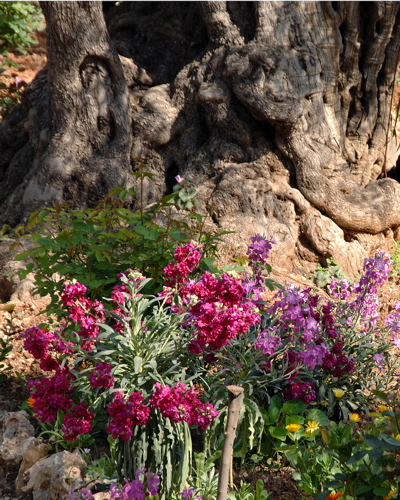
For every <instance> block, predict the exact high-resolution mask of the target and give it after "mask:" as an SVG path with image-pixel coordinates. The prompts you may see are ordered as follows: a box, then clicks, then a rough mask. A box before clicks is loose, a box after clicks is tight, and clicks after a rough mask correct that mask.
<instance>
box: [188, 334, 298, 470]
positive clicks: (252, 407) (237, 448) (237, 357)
mask: <svg viewBox="0 0 400 500" xmlns="http://www.w3.org/2000/svg"><path fill="white" fill-rule="evenodd" d="M256 339H257V333H256V332H255V331H254V330H253V331H249V332H247V333H245V334H243V335H241V336H240V338H236V339H232V340H231V341H230V342H229V344H228V346H227V348H226V349H223V350H221V351H220V352H217V353H215V356H216V362H215V365H216V367H218V368H217V370H208V371H206V373H205V374H204V380H205V383H204V386H205V394H206V397H207V398H208V399H212V401H213V402H215V403H214V405H215V407H216V409H217V410H219V411H220V414H219V415H218V417H217V418H216V419H215V420H214V422H213V423H212V424H211V426H210V427H209V429H208V430H207V432H206V437H205V445H204V446H205V452H206V453H208V454H210V455H211V454H212V453H213V451H215V450H220V449H221V448H222V444H223V435H224V429H225V422H226V417H227V412H228V406H227V397H226V387H227V386H228V385H235V386H239V387H243V388H244V390H245V397H244V400H243V404H242V407H241V410H240V417H239V422H238V427H237V431H236V441H235V445H234V451H233V455H234V457H235V458H239V459H240V462H241V463H242V464H243V463H244V461H245V459H246V457H247V456H248V453H249V452H250V451H252V450H253V454H254V453H259V452H260V447H261V446H262V436H263V432H264V426H265V419H266V412H265V410H264V408H263V406H264V405H265V404H266V403H267V402H268V401H269V400H270V399H271V396H273V394H274V393H275V392H278V391H279V390H280V387H281V383H282V381H283V380H285V379H287V377H288V375H287V376H286V375H283V374H282V373H279V372H276V371H275V370H271V371H266V370H264V369H263V363H265V356H264V355H263V354H262V352H261V351H260V350H257V349H255V348H254V343H255V341H256ZM279 354H280V352H278V353H276V356H279ZM196 369H197V370H200V367H198V366H197V367H196ZM254 448H255V449H254Z"/></svg>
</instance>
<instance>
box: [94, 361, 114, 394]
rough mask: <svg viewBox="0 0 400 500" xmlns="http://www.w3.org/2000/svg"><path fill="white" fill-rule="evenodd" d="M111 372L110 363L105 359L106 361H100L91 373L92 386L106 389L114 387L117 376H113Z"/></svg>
mask: <svg viewBox="0 0 400 500" xmlns="http://www.w3.org/2000/svg"><path fill="white" fill-rule="evenodd" d="M110 373H111V365H110V364H108V363H107V362H106V361H104V363H99V364H98V365H96V367H95V368H94V369H93V370H92V371H91V372H90V374H89V380H90V385H91V386H92V387H104V388H105V389H108V388H109V387H112V386H113V385H114V382H115V378H114V377H112V376H111V375H110Z"/></svg>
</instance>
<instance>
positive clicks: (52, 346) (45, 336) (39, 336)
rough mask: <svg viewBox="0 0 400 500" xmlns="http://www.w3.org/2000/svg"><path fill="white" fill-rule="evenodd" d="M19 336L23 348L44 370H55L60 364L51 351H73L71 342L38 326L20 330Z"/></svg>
mask: <svg viewBox="0 0 400 500" xmlns="http://www.w3.org/2000/svg"><path fill="white" fill-rule="evenodd" d="M20 338H22V339H24V349H26V350H27V351H28V352H29V353H31V354H32V356H33V357H34V358H35V359H37V360H38V361H39V362H40V368H41V369H42V370H44V371H53V370H57V369H58V368H59V366H60V361H59V360H58V359H57V358H55V357H53V356H52V353H53V354H55V355H57V354H69V353H71V352H73V343H72V342H67V341H65V340H64V339H61V338H60V337H59V336H57V335H56V334H55V333H53V332H48V331H46V330H42V329H41V328H39V327H38V326H34V327H32V328H28V329H27V330H25V331H24V332H21V334H20Z"/></svg>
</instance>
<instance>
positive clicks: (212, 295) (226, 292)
mask: <svg viewBox="0 0 400 500" xmlns="http://www.w3.org/2000/svg"><path fill="white" fill-rule="evenodd" d="M201 248H202V246H201V245H200V244H198V243H195V242H193V241H192V242H190V243H187V244H186V245H184V246H182V247H177V249H176V251H175V254H174V258H175V262H172V263H170V264H168V266H167V267H165V268H164V272H165V276H166V280H165V287H164V290H163V292H162V293H161V295H162V296H170V295H171V293H172V292H173V291H174V289H173V287H177V293H178V296H179V299H180V307H177V306H173V310H174V311H175V312H182V310H184V311H187V312H188V316H187V319H186V321H185V323H184V326H186V327H189V328H193V330H194V332H193V333H194V335H195V338H194V339H193V340H192V341H191V342H190V344H189V351H190V352H192V353H194V354H199V353H201V352H203V351H204V350H205V349H206V348H208V349H210V350H211V351H215V350H218V349H221V347H223V346H224V345H226V344H227V343H228V342H229V340H230V339H233V338H236V337H237V335H239V334H241V333H244V332H246V331H247V330H248V329H249V327H250V326H251V325H254V324H256V323H258V322H259V321H260V316H259V314H258V309H257V307H256V305H255V303H254V302H253V301H252V300H250V299H248V298H247V297H246V293H245V289H244V287H243V281H242V279H241V278H235V277H233V276H230V275H229V274H227V273H223V274H222V275H221V276H219V277H218V278H217V277H215V276H214V275H213V274H211V273H204V274H203V275H202V276H201V277H200V279H199V280H198V281H195V280H190V281H189V280H188V275H189V274H190V273H191V272H192V271H193V270H194V269H195V268H196V267H197V265H198V263H199V262H200V258H201V253H200V250H201Z"/></svg>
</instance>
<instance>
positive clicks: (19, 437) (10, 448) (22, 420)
mask: <svg viewBox="0 0 400 500" xmlns="http://www.w3.org/2000/svg"><path fill="white" fill-rule="evenodd" d="M33 434H34V429H33V426H32V425H31V424H30V422H29V420H28V419H27V414H26V413H25V412H23V411H21V412H11V413H8V412H0V491H4V492H8V491H9V488H10V485H13V484H14V481H15V479H16V477H17V475H18V471H19V467H20V464H21V462H22V455H23V451H22V450H23V445H24V442H25V441H26V440H27V439H28V438H30V437H33Z"/></svg>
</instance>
